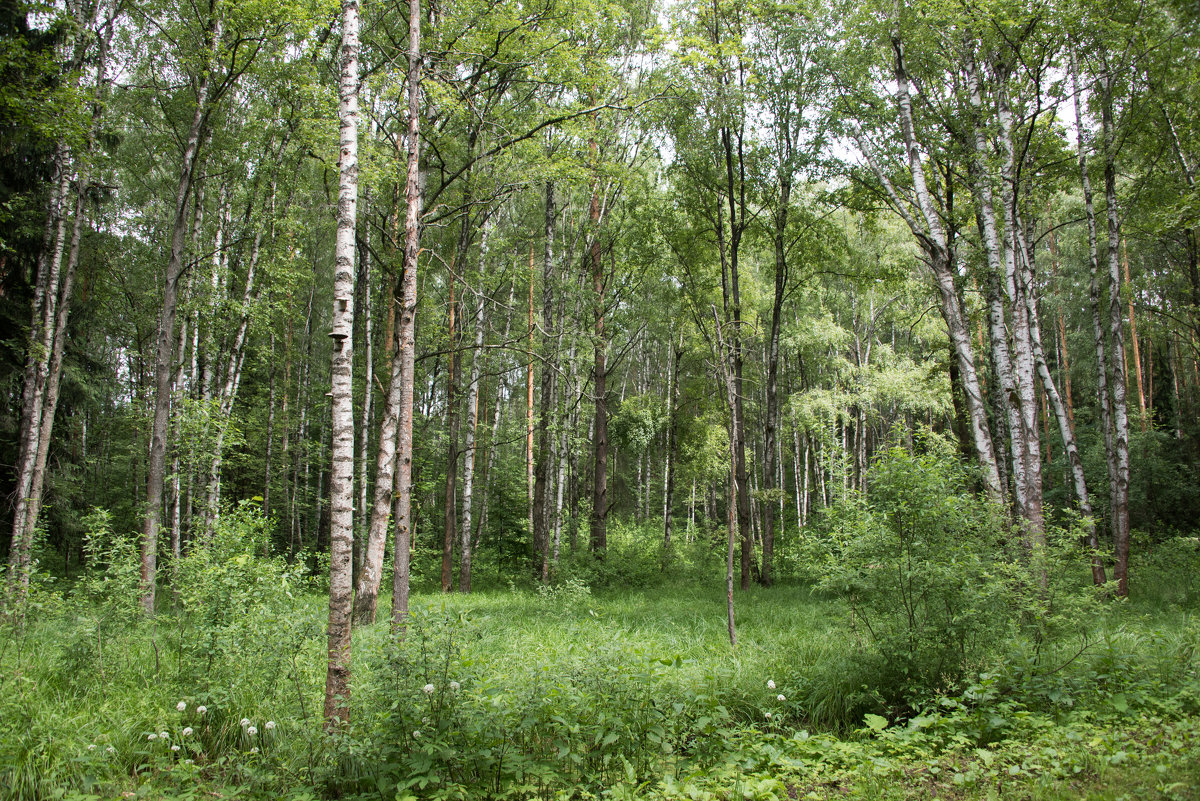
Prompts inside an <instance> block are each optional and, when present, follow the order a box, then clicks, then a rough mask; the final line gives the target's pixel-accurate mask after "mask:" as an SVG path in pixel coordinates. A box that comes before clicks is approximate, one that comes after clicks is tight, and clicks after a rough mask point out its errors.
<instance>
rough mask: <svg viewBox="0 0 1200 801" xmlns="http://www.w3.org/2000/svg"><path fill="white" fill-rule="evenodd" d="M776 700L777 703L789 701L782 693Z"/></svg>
mask: <svg viewBox="0 0 1200 801" xmlns="http://www.w3.org/2000/svg"><path fill="white" fill-rule="evenodd" d="M775 700H776V701H786V700H787V696H786V695H784V694H783V693H780V694H779V695H777V696H775Z"/></svg>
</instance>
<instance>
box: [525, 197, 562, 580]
mask: <svg viewBox="0 0 1200 801" xmlns="http://www.w3.org/2000/svg"><path fill="white" fill-rule="evenodd" d="M545 212H546V213H545V225H544V228H545V249H544V252H543V256H542V321H541V324H542V381H541V388H540V392H541V396H540V405H539V409H538V438H537V465H536V468H535V471H534V478H533V504H532V510H533V541H534V545H535V549H536V551H537V553H538V557H539V558H540V561H541V564H540V565H539V576H540V578H541V580H542V583H546V582H548V581H549V580H550V525H551V524H550V508H549V507H550V489H549V484H550V478H551V463H550V462H551V458H550V457H551V455H550V438H551V432H550V428H551V425H550V423H551V420H550V416H551V411H552V408H553V406H552V403H553V399H554V377H555V369H556V366H557V365H556V359H555V358H554V353H553V350H554V344H555V337H554V335H553V334H552V332H551V330H550V329H551V328H552V327H553V324H554V323H553V317H554V249H553V245H554V219H555V211H554V184H553V183H551V182H549V181H547V182H546V209H545ZM529 285H530V292H531V293H532V291H533V272H532V270H531V271H530V276H529ZM532 301H533V297H532V294H531V296H530V307H529V308H530V313H531V314H532V311H533V303H532ZM530 322H531V323H532V317H531V319H530ZM530 336H531V337H532V325H531V326H530ZM532 366H533V363H532V361H531V362H530V367H531V368H532ZM529 378H530V383H529V388H530V390H531V391H532V388H533V383H532V378H533V373H532V372H530V373H529ZM530 399H531V401H532V396H530ZM530 409H531V410H532V402H531V405H530ZM530 444H531V445H532V440H531V441H530Z"/></svg>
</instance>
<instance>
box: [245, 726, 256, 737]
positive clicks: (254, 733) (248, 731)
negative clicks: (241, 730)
mask: <svg viewBox="0 0 1200 801" xmlns="http://www.w3.org/2000/svg"><path fill="white" fill-rule="evenodd" d="M246 734H249V735H250V736H251V737H253V736H254V735H256V734H258V729H257V728H256V727H254V726H251V727H250V728H248V729H246Z"/></svg>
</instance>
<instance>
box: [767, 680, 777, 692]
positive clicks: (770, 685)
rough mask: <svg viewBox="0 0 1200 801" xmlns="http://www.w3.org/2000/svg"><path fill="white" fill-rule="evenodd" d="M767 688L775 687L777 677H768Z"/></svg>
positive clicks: (772, 688)
mask: <svg viewBox="0 0 1200 801" xmlns="http://www.w3.org/2000/svg"><path fill="white" fill-rule="evenodd" d="M767 689H768V690H774V689H775V679H767Z"/></svg>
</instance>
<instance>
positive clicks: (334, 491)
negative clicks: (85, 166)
mask: <svg viewBox="0 0 1200 801" xmlns="http://www.w3.org/2000/svg"><path fill="white" fill-rule="evenodd" d="M358 51H359V44H358V0H342V46H341V56H342V58H341V61H342V71H341V83H340V87H339V88H340V92H339V95H340V98H339V99H340V103H339V104H338V124H339V125H338V127H339V129H340V148H339V149H340V158H339V159H338V177H339V180H338V205H337V242H336V250H335V253H334V260H335V267H334V275H333V330H332V331H331V332H330V337H332V339H333V355H332V362H331V366H330V375H331V382H332V386H331V391H330V395H331V399H330V407H331V413H330V419H331V429H332V432H331V433H332V438H331V439H332V448H331V458H332V470H331V472H330V479H329V504H330V513H329V543H330V553H329V634H328V637H329V640H328V652H327V653H328V669H327V671H326V674H325V725H326V727H327V728H330V729H333V728H336V727H337V726H338V725H339V724H344V723H346V722H348V721H349V718H350V705H349V701H350V627H351V613H352V611H353V602H354V584H353V580H354V563H353V559H354V381H353V367H354V275H355V270H354V255H355V250H356V248H355V230H356V226H357V221H358V85H359V75H358Z"/></svg>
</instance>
